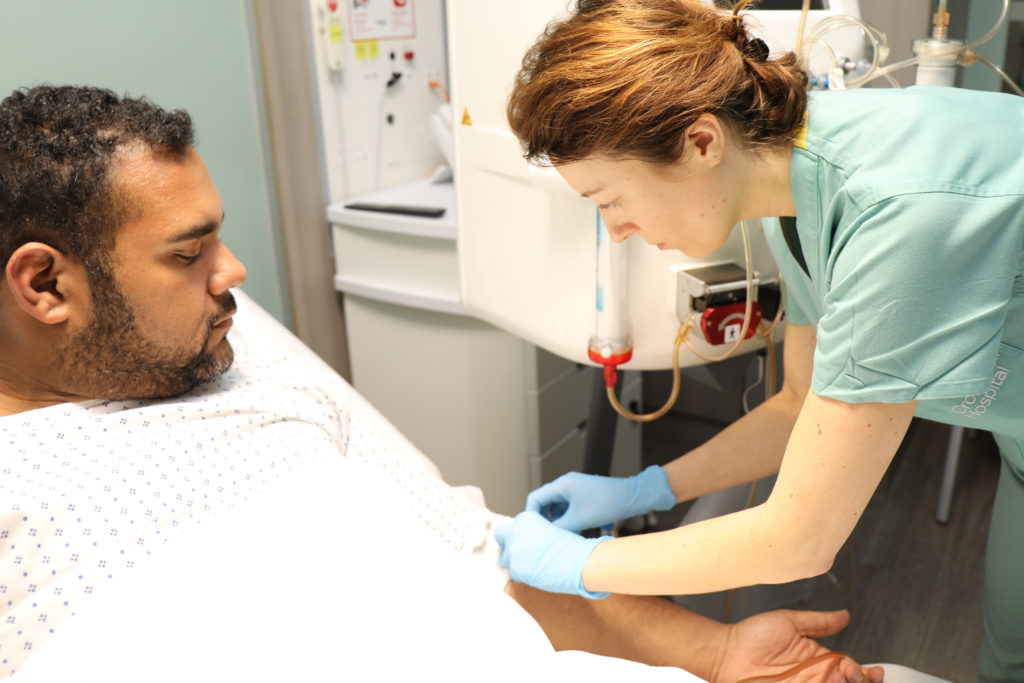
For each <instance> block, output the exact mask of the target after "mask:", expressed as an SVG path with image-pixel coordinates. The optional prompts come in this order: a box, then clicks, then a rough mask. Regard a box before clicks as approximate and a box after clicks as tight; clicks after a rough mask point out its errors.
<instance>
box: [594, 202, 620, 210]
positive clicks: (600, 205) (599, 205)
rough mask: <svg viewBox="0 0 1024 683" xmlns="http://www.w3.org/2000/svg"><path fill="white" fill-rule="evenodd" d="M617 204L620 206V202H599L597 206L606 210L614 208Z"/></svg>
mask: <svg viewBox="0 0 1024 683" xmlns="http://www.w3.org/2000/svg"><path fill="white" fill-rule="evenodd" d="M616 206H618V203H616V202H608V203H607V204H598V205H597V208H598V209H599V210H601V211H604V210H605V209H614V208H615V207H616Z"/></svg>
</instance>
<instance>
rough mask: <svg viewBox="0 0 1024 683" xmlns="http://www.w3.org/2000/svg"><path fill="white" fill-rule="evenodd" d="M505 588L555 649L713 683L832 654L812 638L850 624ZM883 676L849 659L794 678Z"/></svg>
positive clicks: (829, 617) (833, 618)
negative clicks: (722, 616)
mask: <svg viewBox="0 0 1024 683" xmlns="http://www.w3.org/2000/svg"><path fill="white" fill-rule="evenodd" d="M506 591H507V592H508V593H509V594H510V595H511V596H512V597H513V598H515V600H516V601H517V602H518V603H519V604H520V605H521V606H522V607H523V609H525V610H526V611H527V612H529V613H530V615H531V616H533V618H534V619H535V620H536V621H537V622H538V623H539V624H540V626H541V628H543V629H544V633H545V634H546V635H547V637H548V639H549V640H550V641H551V644H552V645H553V646H554V648H555V649H556V650H583V651H586V652H592V653H594V654H600V655H607V656H611V657H620V658H623V659H630V660H633V661H638V662H643V663H645V664H651V665H655V666H678V667H680V668H683V669H686V670H687V671H689V672H690V673H693V674H695V675H697V676H700V677H701V678H704V679H707V680H709V681H712V682H713V683H737V681H741V680H743V679H745V678H751V677H755V676H769V675H772V674H777V673H781V672H783V671H785V670H787V669H789V668H790V667H792V666H795V665H797V664H799V663H801V662H803V661H806V660H808V659H810V658H813V657H815V656H817V655H819V654H822V653H825V652H828V650H826V649H825V648H823V647H821V646H820V645H818V644H817V643H816V642H814V641H813V640H812V638H814V637H821V636H826V635H830V634H832V633H836V632H838V631H840V630H842V628H843V627H845V626H846V623H847V621H848V620H849V615H848V614H846V613H845V612H829V613H821V612H792V611H776V612H769V613H767V614H761V615H757V616H755V617H751V618H749V619H745V620H743V621H741V622H739V623H738V624H732V625H728V624H722V623H719V622H717V621H714V620H713V619H708V618H706V617H703V616H700V615H699V614H695V613H694V612H691V611H689V610H687V609H685V608H683V607H680V606H679V605H676V604H675V603H672V602H669V601H667V600H663V599H661V598H656V597H647V596H633V595H618V594H613V595H611V596H609V597H607V598H605V599H604V600H587V599H585V598H581V597H579V596H574V595H562V594H555V593H546V592H544V591H540V590H537V589H535V588H531V587H529V586H526V585H524V584H520V583H515V582H509V585H508V587H507V588H506ZM858 674H860V675H863V677H864V680H869V681H879V680H881V678H882V671H881V669H880V668H878V667H874V668H873V669H871V670H868V669H863V668H861V667H860V666H858V665H857V664H856V663H854V662H853V661H852V660H850V659H848V658H846V659H844V660H842V663H841V665H838V666H837V665H836V663H835V661H834V660H833V661H829V662H823V663H821V664H818V665H816V666H813V667H809V668H808V669H806V670H805V671H802V672H800V674H798V675H797V677H794V678H791V679H787V680H792V681H827V682H828V683H838V682H840V681H854V682H855V681H859V680H861V679H860V678H858Z"/></svg>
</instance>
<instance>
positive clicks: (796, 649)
mask: <svg viewBox="0 0 1024 683" xmlns="http://www.w3.org/2000/svg"><path fill="white" fill-rule="evenodd" d="M849 621H850V614H849V612H846V611H845V610H844V611H840V612H800V611H793V610H776V611H774V612H766V613H764V614H758V615H756V616H753V617H750V618H749V619H744V620H743V621H741V622H739V623H737V624H733V625H731V626H729V630H728V632H727V637H726V642H725V647H724V649H723V655H722V658H721V661H720V662H719V664H718V666H717V667H716V669H715V675H714V676H713V677H712V681H713V683H737V682H738V681H742V682H744V683H755V682H756V683H771V682H772V681H793V682H797V681H800V682H806V683H810V682H811V681H816V682H819V681H820V682H821V683H847V682H848V683H877V682H878V681H881V680H882V677H883V674H884V672H883V671H882V668H881V667H877V666H875V667H862V666H860V665H859V664H857V662H855V661H853V660H852V659H850V658H849V657H847V656H843V655H841V653H833V652H830V651H829V650H828V649H826V648H824V647H822V646H821V645H819V644H818V643H817V642H816V641H815V640H814V638H821V637H823V636H828V635H832V634H833V633H838V632H839V631H841V630H843V629H844V628H845V627H846V625H847V624H848V623H849Z"/></svg>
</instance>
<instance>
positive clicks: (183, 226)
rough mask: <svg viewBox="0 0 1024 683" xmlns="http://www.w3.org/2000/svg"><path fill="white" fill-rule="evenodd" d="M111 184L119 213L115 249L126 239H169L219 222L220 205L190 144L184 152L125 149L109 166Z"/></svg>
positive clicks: (128, 241) (137, 240)
mask: <svg viewBox="0 0 1024 683" xmlns="http://www.w3.org/2000/svg"><path fill="white" fill-rule="evenodd" d="M111 185H112V187H113V188H114V191H115V192H116V193H118V197H119V199H121V200H122V201H123V202H124V206H125V209H126V210H125V212H124V213H123V216H122V221H121V224H120V225H119V226H118V228H117V233H116V237H115V251H116V250H118V247H124V246H130V243H138V242H145V243H154V244H155V243H158V242H162V241H166V240H170V239H175V238H177V237H178V236H180V235H181V234H182V231H187V230H189V229H190V228H193V227H196V226H202V225H206V224H214V225H218V226H219V224H220V221H221V219H222V217H223V213H224V206H223V203H222V202H221V198H220V195H219V194H218V193H217V190H216V188H215V187H214V185H213V180H212V178H211V177H210V174H209V171H208V170H207V168H206V165H205V164H204V163H203V160H202V158H201V157H200V156H199V154H198V153H197V152H196V151H195V149H194V148H191V147H189V148H188V149H187V150H186V153H185V154H184V155H177V154H170V153H167V152H161V151H160V150H151V149H146V148H141V149H140V148H134V147H132V148H128V149H126V150H125V151H124V152H123V153H120V154H119V155H118V159H117V161H116V163H115V164H114V166H113V168H112V175H111Z"/></svg>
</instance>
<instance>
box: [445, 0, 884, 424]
mask: <svg viewBox="0 0 1024 683" xmlns="http://www.w3.org/2000/svg"><path fill="white" fill-rule="evenodd" d="M816 4H817V5H819V8H818V9H812V10H809V11H808V13H807V15H806V21H807V23H808V24H810V25H812V26H816V25H818V24H819V23H820V22H822V21H824V20H830V19H831V20H837V19H838V18H839V17H841V16H846V15H854V16H857V15H858V14H859V11H858V5H857V2H856V0H845V1H833V2H831V3H829V6H828V8H827V9H826V8H820V5H821V3H816ZM565 11H566V10H565V3H564V2H561V0H520V1H519V2H516V3H495V2H450V3H449V5H448V27H449V35H448V38H449V54H450V56H451V57H450V65H449V66H450V72H451V81H452V86H451V91H452V107H453V110H454V111H455V114H456V117H455V118H456V120H457V122H458V123H457V124H456V126H455V136H454V138H455V168H454V174H455V184H456V203H457V206H458V214H459V222H458V238H457V239H458V245H459V246H458V251H459V283H460V287H461V298H462V304H463V305H464V306H465V307H466V309H467V310H468V311H469V312H470V313H472V314H473V315H475V316H477V317H479V318H480V319H482V320H486V321H488V322H491V323H493V324H494V325H496V326H498V327H501V328H503V329H507V330H510V331H511V332H513V333H514V334H516V335H518V336H521V337H523V338H524V339H528V340H530V341H532V342H534V343H536V344H537V345H539V346H541V347H543V348H546V349H548V350H550V351H552V352H553V353H556V354H558V355H559V356H562V357H564V358H568V359H571V360H574V361H576V362H578V363H585V364H596V365H604V366H605V368H606V382H607V383H609V385H611V384H613V383H614V374H615V369H616V368H617V367H618V366H620V365H621V366H623V367H624V368H628V369H640V370H651V369H668V368H673V367H674V366H677V365H678V366H683V367H686V366H692V365H696V364H702V363H706V362H708V361H709V360H713V359H717V358H723V357H726V356H728V355H732V354H733V353H737V352H739V353H742V352H747V351H752V350H754V349H757V348H761V347H762V346H764V343H765V342H764V341H761V340H758V339H754V338H753V336H754V333H755V331H756V330H757V329H758V324H757V323H756V322H755V323H753V324H751V322H752V319H751V316H752V314H755V312H756V313H757V314H759V309H760V306H761V305H763V304H764V303H765V302H762V301H759V300H760V299H761V295H762V294H764V295H766V296H767V298H768V299H770V300H771V302H772V303H771V308H772V311H771V315H770V316H769V317H768V322H770V321H771V319H772V318H773V317H774V315H775V313H776V312H777V311H778V310H779V306H778V298H779V297H778V278H777V275H776V269H775V265H774V262H773V261H772V258H771V255H770V253H769V251H768V248H767V244H766V242H765V240H764V237H763V234H762V232H761V229H760V224H759V223H757V222H756V221H754V222H751V224H750V225H749V226H743V227H742V229H741V230H735V231H734V233H733V235H732V236H731V237H730V239H729V241H728V243H727V244H726V245H725V246H724V247H723V248H722V249H721V250H719V252H718V253H716V254H714V255H713V256H712V257H710V258H707V259H700V260H695V259H690V258H688V257H686V256H684V255H683V254H681V253H678V252H662V251H658V250H656V249H651V248H649V247H648V246H647V245H645V244H644V243H643V242H642V241H641V240H639V239H638V238H632V239H629V240H627V241H626V242H625V243H622V244H615V243H612V242H611V241H610V240H609V239H608V238H607V235H606V234H605V231H604V229H603V227H602V226H601V224H600V222H599V217H598V216H597V211H596V209H595V208H594V205H593V203H592V202H591V201H589V200H587V199H584V198H581V197H580V196H579V195H578V194H576V193H575V192H574V191H573V190H572V189H571V188H570V187H569V186H568V185H567V184H566V183H565V182H564V181H563V180H562V179H561V177H560V176H559V175H558V174H557V173H556V172H555V171H554V169H551V168H542V167H537V166H533V165H530V164H528V163H526V162H525V161H524V160H523V158H522V151H521V150H520V148H519V144H518V142H517V141H516V140H515V138H514V137H513V135H512V134H511V133H510V132H509V129H508V126H507V124H506V122H505V114H504V106H505V102H506V99H507V95H508V91H509V88H510V84H511V82H512V80H513V77H514V76H515V74H516V71H517V70H518V68H519V65H520V62H521V60H522V57H523V54H524V53H525V52H526V50H527V48H528V47H529V46H530V45H531V44H532V43H533V41H534V40H535V39H536V38H537V36H538V35H539V33H540V32H541V30H542V28H543V27H544V26H545V25H546V24H547V23H548V22H549V21H551V19H552V18H554V17H556V16H558V15H559V14H560V13H564V12H565ZM801 16H802V13H801V11H800V10H799V8H798V9H796V10H772V11H760V12H755V13H754V17H753V18H754V21H753V22H752V23H751V28H752V32H753V33H754V34H755V35H760V36H761V37H762V38H763V39H764V40H765V41H766V43H767V44H768V45H769V47H770V49H771V50H772V51H774V52H782V51H786V50H789V49H791V48H792V47H793V45H794V44H795V42H796V30H797V25H798V23H799V20H800V17H801ZM482 26H501V27H502V40H501V41H495V40H494V36H493V34H492V33H489V32H487V31H482V30H480V27H482ZM834 29H835V30H834V35H833V36H831V40H830V42H829V43H828V50H829V53H828V54H824V53H823V50H821V49H818V48H815V49H814V54H812V55H811V60H810V64H811V71H812V74H815V79H816V81H817V82H819V83H820V84H821V87H829V86H831V87H837V86H840V85H841V84H842V81H843V78H844V76H846V75H847V74H848V73H851V72H853V71H854V70H855V69H856V68H857V67H858V64H860V65H863V64H864V55H865V53H866V50H865V41H864V38H863V36H862V32H861V30H860V29H859V27H856V28H851V27H850V26H845V27H842V28H841V29H840V27H838V26H837V27H834ZM823 44H824V43H823ZM830 79H831V80H830ZM706 266H715V267H717V268H719V269H722V268H725V269H730V272H732V273H736V272H739V273H740V275H739V276H738V277H735V278H733V279H732V280H731V281H730V283H728V284H727V283H725V282H722V281H716V282H709V283H704V284H705V285H706V286H707V287H709V288H715V290H716V291H715V292H714V294H715V295H718V296H729V295H730V292H731V294H732V295H733V296H734V300H733V301H730V302H727V303H728V304H729V305H728V306H727V307H723V305H724V304H725V303H726V302H722V301H719V302H717V303H716V305H714V306H711V307H710V309H711V310H709V307H708V306H707V305H706V304H707V301H708V299H707V295H710V294H711V292H710V291H708V292H703V293H698V294H697V295H696V296H693V294H692V293H691V291H690V290H689V289H688V288H687V287H688V285H694V286H698V285H697V284H696V283H697V280H698V279H699V276H698V275H696V274H695V273H697V272H698V270H699V269H702V268H704V267H706ZM695 269H696V270H695ZM704 272H707V271H704ZM748 274H749V276H750V277H749V278H748V277H747V275H748ZM765 289H767V290H768V291H767V292H765V291H764V290H765ZM696 300H701V301H702V302H703V304H704V305H703V307H702V308H701V309H700V310H699V311H698V310H696V309H694V308H693V307H692V306H691V302H693V301H696ZM748 304H749V305H748ZM694 328H697V329H696V330H694ZM776 329H777V328H776ZM700 332H703V334H701V333H700ZM680 338H683V339H685V340H686V346H682V345H680V344H677V343H676V342H677V341H679V340H680ZM676 390H678V386H676V387H675V389H674V392H673V395H674V394H675V391H676ZM608 393H609V398H610V399H611V400H613V401H614V400H615V399H614V394H613V392H612V391H609V392H608ZM666 405H668V404H666ZM668 407H670V406H668Z"/></svg>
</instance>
